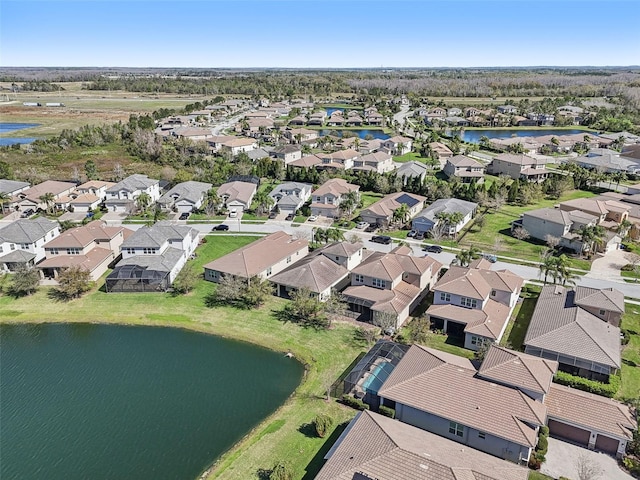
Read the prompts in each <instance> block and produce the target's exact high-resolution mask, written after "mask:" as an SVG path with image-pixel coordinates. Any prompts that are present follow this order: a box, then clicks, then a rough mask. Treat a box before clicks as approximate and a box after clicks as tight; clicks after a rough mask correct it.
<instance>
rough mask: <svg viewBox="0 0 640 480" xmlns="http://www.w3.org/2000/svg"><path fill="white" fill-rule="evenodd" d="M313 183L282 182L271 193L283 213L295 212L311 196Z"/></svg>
mask: <svg viewBox="0 0 640 480" xmlns="http://www.w3.org/2000/svg"><path fill="white" fill-rule="evenodd" d="M312 188H313V185H310V184H308V183H299V182H285V183H281V184H280V185H278V186H277V187H275V188H274V189H273V190H271V193H269V196H270V197H271V198H273V200H274V202H275V204H276V206H277V207H278V210H280V212H281V213H295V212H296V210H298V209H299V208H300V207H302V205H304V202H306V201H307V200H309V198H311V190H312Z"/></svg>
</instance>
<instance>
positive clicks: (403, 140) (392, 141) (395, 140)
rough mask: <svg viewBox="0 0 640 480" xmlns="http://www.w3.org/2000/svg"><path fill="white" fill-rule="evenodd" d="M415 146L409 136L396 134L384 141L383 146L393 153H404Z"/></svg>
mask: <svg viewBox="0 0 640 480" xmlns="http://www.w3.org/2000/svg"><path fill="white" fill-rule="evenodd" d="M412 146H413V140H412V139H410V138H408V137H402V136H400V135H396V136H395V137H391V138H388V139H387V140H385V141H384V142H382V147H383V148H384V149H385V150H386V151H387V152H389V153H390V154H391V155H404V154H405V153H409V152H410V151H411V148H412Z"/></svg>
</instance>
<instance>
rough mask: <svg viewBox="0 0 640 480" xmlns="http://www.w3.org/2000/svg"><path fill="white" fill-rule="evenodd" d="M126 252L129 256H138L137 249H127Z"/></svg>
mask: <svg viewBox="0 0 640 480" xmlns="http://www.w3.org/2000/svg"><path fill="white" fill-rule="evenodd" d="M124 250H125V252H126V253H127V255H135V254H136V249H135V248H125V249H124Z"/></svg>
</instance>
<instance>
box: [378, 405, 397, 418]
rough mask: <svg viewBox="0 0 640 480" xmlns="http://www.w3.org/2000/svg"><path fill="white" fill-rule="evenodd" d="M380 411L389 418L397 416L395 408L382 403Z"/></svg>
mask: <svg viewBox="0 0 640 480" xmlns="http://www.w3.org/2000/svg"><path fill="white" fill-rule="evenodd" d="M378 413H379V414H380V415H384V416H385V417H389V418H395V416H396V411H395V410H394V409H393V408H389V407H385V406H384V405H380V407H379V408H378Z"/></svg>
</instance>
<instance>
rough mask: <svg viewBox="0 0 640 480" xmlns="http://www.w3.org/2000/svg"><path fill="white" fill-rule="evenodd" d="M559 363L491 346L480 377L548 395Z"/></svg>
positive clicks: (479, 371)
mask: <svg viewBox="0 0 640 480" xmlns="http://www.w3.org/2000/svg"><path fill="white" fill-rule="evenodd" d="M557 370H558V362H554V361H553V360H547V359H544V358H540V357H535V356H533V355H527V354H526V353H522V352H516V351H513V350H509V349H507V348H504V347H500V346H498V345H495V344H493V345H491V347H490V348H489V351H488V352H487V354H486V355H485V357H484V360H483V361H482V365H481V366H480V369H479V370H478V375H480V376H481V377H482V378H485V379H487V380H492V381H495V382H498V383H503V384H506V385H512V386H514V387H516V388H524V389H527V390H531V391H534V392H537V393H540V394H546V393H548V392H549V388H550V387H551V381H552V380H553V375H554V374H555V372H556V371H557Z"/></svg>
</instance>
